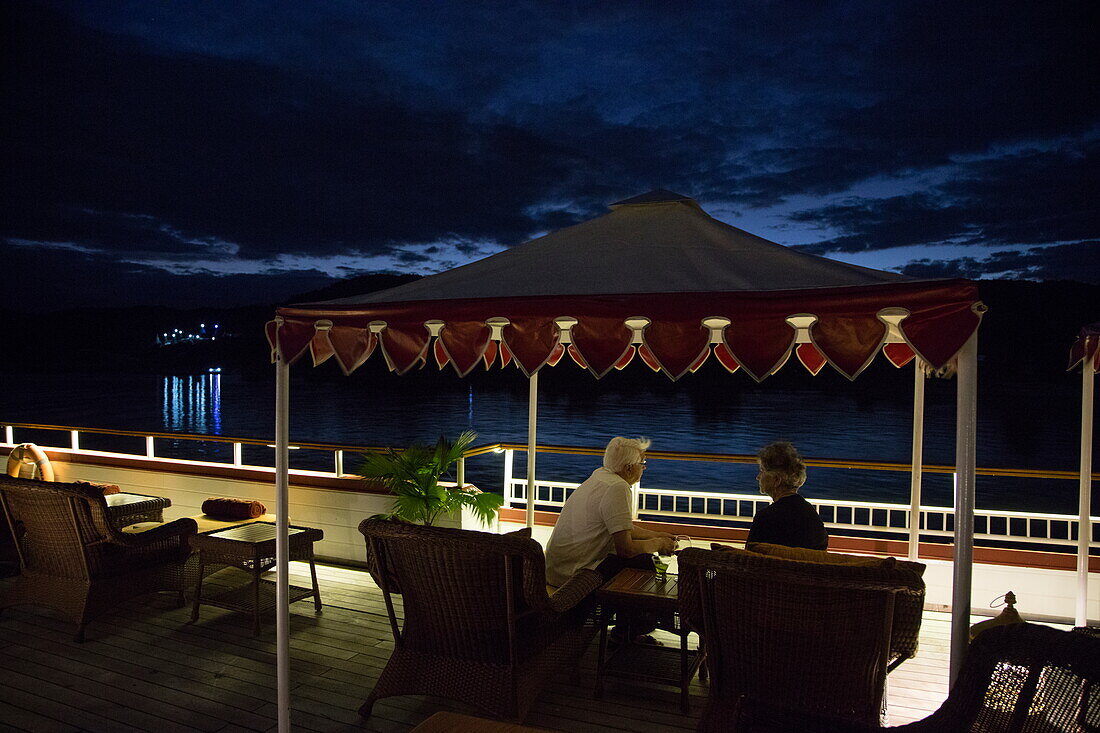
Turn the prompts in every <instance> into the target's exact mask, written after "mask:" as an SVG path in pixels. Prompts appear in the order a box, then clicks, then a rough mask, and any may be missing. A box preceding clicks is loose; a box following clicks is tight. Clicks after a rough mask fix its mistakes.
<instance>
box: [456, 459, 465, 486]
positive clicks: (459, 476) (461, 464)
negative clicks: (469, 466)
mask: <svg viewBox="0 0 1100 733" xmlns="http://www.w3.org/2000/svg"><path fill="white" fill-rule="evenodd" d="M455 481H457V482H458V488H460V489H461V488H462V487H463V486H465V485H466V456H459V457H458V463H457V464H456V465H455Z"/></svg>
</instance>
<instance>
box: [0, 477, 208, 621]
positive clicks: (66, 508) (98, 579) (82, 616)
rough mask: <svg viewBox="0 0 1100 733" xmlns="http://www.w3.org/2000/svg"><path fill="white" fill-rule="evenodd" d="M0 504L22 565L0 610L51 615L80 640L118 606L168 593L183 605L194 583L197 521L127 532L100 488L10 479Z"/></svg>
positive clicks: (2, 483)
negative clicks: (69, 623) (27, 608)
mask: <svg viewBox="0 0 1100 733" xmlns="http://www.w3.org/2000/svg"><path fill="white" fill-rule="evenodd" d="M0 505H2V506H3V514H4V517H5V520H6V523H7V526H8V528H9V529H10V530H11V532H12V534H13V536H15V537H17V541H16V544H17V549H18V553H19V563H20V575H19V576H18V577H17V578H14V579H13V580H9V581H6V582H5V583H4V585H3V586H2V587H0V609H3V608H8V607H11V606H19V605H39V606H46V607H49V608H53V609H55V610H57V611H60V612H61V613H62V614H64V615H65V616H67V617H69V618H70V619H72V620H73V621H74V622H75V623H76V625H77V629H76V636H75V637H74V638H75V640H76V641H83V640H84V629H85V627H86V626H87V625H88V622H89V621H91V620H92V619H94V618H96V617H97V616H100V615H101V614H102V613H103V612H104V611H106V610H107V609H109V608H111V607H112V606H115V605H117V604H118V603H120V602H121V601H124V600H126V599H128V598H132V597H134V596H138V595H143V594H145V593H150V592H153V591H162V590H167V591H175V592H176V593H178V594H179V601H180V603H181V605H182V603H183V600H184V599H183V592H184V590H185V589H186V588H187V587H188V586H190V585H192V584H193V583H194V567H193V563H188V562H187V560H188V556H189V555H190V552H191V549H190V546H189V544H188V541H187V538H188V537H189V536H190V535H192V534H194V533H195V529H196V526H195V521H194V520H193V519H177V520H176V521H174V522H168V523H166V524H163V525H161V526H159V527H154V528H153V529H149V530H146V531H144V532H135V533H132V534H131V533H123V532H122V531H120V530H119V528H118V527H117V526H115V524H114V522H113V521H112V520H111V518H110V516H109V514H108V512H107V503H106V501H104V499H103V494H102V492H101V491H100V490H99V489H97V488H95V487H92V486H89V485H88V484H65V483H46V482H43V481H33V480H30V479H19V478H10V477H8V476H0ZM16 527H18V528H19V529H18V532H16Z"/></svg>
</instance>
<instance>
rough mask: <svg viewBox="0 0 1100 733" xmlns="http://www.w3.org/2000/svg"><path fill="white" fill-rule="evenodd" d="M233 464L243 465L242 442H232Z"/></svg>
mask: <svg viewBox="0 0 1100 733" xmlns="http://www.w3.org/2000/svg"><path fill="white" fill-rule="evenodd" d="M233 465H234V466H243V465H244V444H243V443H234V444H233Z"/></svg>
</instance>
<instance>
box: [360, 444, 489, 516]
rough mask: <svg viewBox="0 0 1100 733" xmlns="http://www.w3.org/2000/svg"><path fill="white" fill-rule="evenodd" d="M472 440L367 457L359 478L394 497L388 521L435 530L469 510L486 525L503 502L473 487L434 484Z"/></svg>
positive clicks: (412, 447)
mask: <svg viewBox="0 0 1100 733" xmlns="http://www.w3.org/2000/svg"><path fill="white" fill-rule="evenodd" d="M476 439H477V433H475V432H473V431H470V430H467V431H466V432H464V433H462V434H461V435H459V436H458V439H457V440H455V441H454V442H453V443H451V442H449V441H448V440H447V439H446V438H445V437H443V436H440V437H439V441H438V442H436V444H435V445H434V446H427V445H411V446H409V447H408V448H405V449H404V450H400V451H398V450H394V449H393V448H390V449H388V450H387V451H385V452H384V453H366V454H364V456H363V465H362V467H361V468H360V469H359V473H360V475H362V476H363V478H364V480H365V481H367V482H370V483H377V482H379V481H380V482H381V483H382V484H383V485H385V487H386V488H387V489H389V491H390V493H391V494H393V497H394V499H393V510H392V511H391V512H390V513H389V514H384V515H382V516H384V517H385V518H387V519H396V520H398V521H405V522H410V523H413V524H426V525H431V524H434V523H435V521H436V520H437V519H438V518H439V517H441V516H447V515H449V514H451V513H452V512H455V511H458V510H460V509H462V508H467V509H469V510H471V511H472V512H473V513H474V514H475V515H476V516H477V517H478V519H480V520H481V521H482V522H483V523H485V524H486V525H488V524H490V523H491V522H492V520H493V518H494V517H495V516H496V511H497V509H499V508H500V506H501V504H503V503H504V497H502V496H499V495H497V494H493V493H488V492H484V491H481V490H479V489H477V488H475V487H473V486H459V485H457V484H456V485H454V486H442V485H440V483H439V479H440V478H442V477H443V475H444V474H446V473H448V471H449V470H450V468H451V466H452V465H454V463H455V462H456V461H457V460H458V459H459V458H461V457H462V454H463V452H464V451H465V450H466V449H467V448H469V447H470V445H471V444H472V443H473V442H474V440H476Z"/></svg>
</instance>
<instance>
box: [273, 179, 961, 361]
mask: <svg viewBox="0 0 1100 733" xmlns="http://www.w3.org/2000/svg"><path fill="white" fill-rule="evenodd" d="M979 312H980V303H979V302H978V294H977V288H976V287H975V286H974V284H973V283H971V282H968V281H964V280H939V281H918V280H912V279H910V278H906V277H904V276H902V275H898V274H895V273H888V272H882V271H878V270H873V269H869V268H865V267H858V266H855V265H849V264H845V263H842V262H836V261H834V260H829V259H826V258H823V257H817V256H814V255H810V254H805V253H802V252H798V251H795V250H792V249H789V248H787V247H784V246H782V245H779V244H776V243H774V242H769V241H768V240H766V239H763V238H761V237H758V236H756V235H754V234H750V233H748V232H745V231H742V230H740V229H737V228H736V227H732V226H729V225H728V224H724V223H722V222H720V221H718V220H716V219H714V218H712V217H711V216H709V215H708V214H707V213H706V212H704V211H703V210H702V209H701V208H700V207H699V205H698V203H697V202H695V201H694V200H692V199H689V198H687V197H684V196H680V195H678V194H674V193H670V192H667V191H653V192H650V193H648V194H644V195H642V196H638V197H635V198H632V199H627V200H625V201H620V202H618V203H617V204H613V205H612V206H611V211H610V212H609V213H607V214H605V215H603V216H600V217H597V218H595V219H592V220H589V221H586V222H583V223H581V224H577V225H575V226H571V227H567V228H565V229H562V230H559V231H556V232H552V233H550V234H547V235H546V236H543V237H540V238H537V239H533V240H531V241H529V242H525V243H523V244H520V245H518V246H516V247H513V248H512V249H509V250H507V251H504V252H501V253H499V254H496V255H493V256H491V257H487V258H485V259H483V260H479V261H477V262H474V263H471V264H469V265H465V266H463V267H458V268H455V269H453V270H450V271H447V272H443V273H440V274H438V275H432V276H430V277H425V278H423V279H421V280H418V281H416V282H412V283H408V284H406V285H402V286H400V287H396V288H391V289H389V290H384V291H380V292H375V293H368V294H366V295H363V296H358V297H353V298H342V299H339V300H332V301H327V302H323V303H309V304H301V305H294V306H288V307H283V308H279V309H278V318H277V319H276V320H275V321H272V322H271V323H270V324H268V338H269V340H270V341H271V343H272V348H273V350H274V348H275V344H276V339H277V342H278V344H279V346H281V351H282V354H283V356H284V358H286V359H287V360H288V361H294V360H296V359H298V358H299V357H300V356H301V355H302V354H304V353H305V352H306V350H307V349H308V350H309V351H310V352H311V353H312V356H313V361H314V363H315V364H319V363H321V362H322V361H325V360H327V359H328V358H329V357H332V356H335V357H336V359H337V360H338V362H339V363H340V366H341V368H342V369H343V370H344V371H345V372H348V373H350V372H351V371H353V370H354V369H355V368H357V367H358V366H359V365H361V364H362V363H363V362H364V361H365V360H366V359H367V358H369V357H370V356H371V354H372V353H373V352H374V351H375V349H376V347H380V350H381V351H382V353H383V355H384V357H385V359H386V361H387V363H388V364H389V366H390V368H391V369H393V370H394V371H397V372H399V373H403V372H405V371H407V370H408V369H410V368H412V367H413V366H415V365H417V364H423V363H425V362H426V361H427V359H428V358H429V351H431V353H432V356H434V358H435V359H436V361H437V362H438V363H439V364H440V366H443V365H444V364H446V363H450V364H452V365H453V367H454V368H455V369H456V370H457V371H458V373H459V374H462V375H464V374H466V373H468V372H469V371H470V370H471V369H473V368H474V367H475V366H477V365H478V364H479V363H481V364H484V365H485V366H486V367H488V366H491V365H492V364H493V363H495V362H496V361H497V360H499V361H501V363H502V364H505V365H506V364H508V363H510V362H511V361H512V360H514V361H515V362H516V363H517V364H518V365H519V367H520V368H521V369H522V370H523V371H524V372H525V373H527V374H532V373H534V372H536V371H537V370H539V369H540V368H542V367H543V366H545V365H547V364H550V365H553V364H556V363H557V361H558V360H559V359H560V358H562V356H563V355H564V354H569V355H570V356H571V357H572V359H573V360H574V361H576V362H577V363H578V364H580V365H581V366H584V367H586V368H588V369H589V370H590V371H592V373H593V374H595V375H596V376H597V377H599V376H603V375H604V374H606V373H607V372H608V371H609V370H611V369H612V368H623V367H625V366H626V365H627V364H628V363H629V362H630V361H631V360H632V359H633V357H634V356H635V355H638V356H640V358H642V359H643V360H644V361H645V362H646V363H647V364H648V365H649V366H650V367H651V368H654V369H659V370H661V371H663V372H665V374H667V375H668V376H669V377H670V378H672V379H677V378H679V377H681V376H682V375H684V374H685V373H687V372H689V371H692V370H694V369H697V368H698V367H699V366H700V365H701V364H702V363H703V361H705V360H706V358H707V357H708V356H709V355H710V354H711V353H713V354H714V355H715V357H716V358H718V359H719V360H720V361H721V363H722V364H723V365H724V366H726V368H728V369H730V370H731V371H733V370H736V369H737V368H739V367H740V368H744V369H745V371H746V372H748V373H749V374H750V375H751V376H752V377H753V378H755V379H757V380H760V379H763V378H764V377H766V376H768V375H769V374H771V373H773V372H774V371H776V370H777V369H779V368H780V367H781V366H782V365H783V364H784V363H785V362H786V360H787V359H788V357H789V356H790V354H791V352H792V350H795V349H796V345H797V350H796V352H795V353H797V355H798V358H799V359H800V360H801V361H802V363H803V364H804V365H805V366H806V367H807V368H808V369H810V370H811V371H812V372H814V373H815V374H816V373H817V372H818V371H820V369H821V368H822V367H823V365H824V364H825V363H826V362H828V363H831V364H832V365H833V366H834V367H836V368H837V369H838V370H839V371H840V372H842V373H843V374H845V375H846V376H848V377H849V378H854V377H855V376H856V375H857V374H858V373H859V372H860V371H862V370H863V369H864V368H866V366H867V365H868V364H869V363H870V362H871V360H872V359H873V358H874V356H875V354H876V353H877V352H878V350H879V349H880V348H881V347H883V346H884V345H886V348H885V351H886V353H887V355H888V356H889V357H890V358H891V361H893V362H894V363H895V364H898V365H900V364H902V363H905V362H906V361H908V360H909V359H911V358H912V357H913V355H914V352H915V353H916V354H917V355H919V356H920V357H921V358H922V359H923V360H924V361H926V362H928V363H929V364H930V365H932V366H933V367H935V368H939V367H942V366H944V365H945V364H947V363H948V362H949V361H950V360H951V359H952V357H954V356H955V354H956V353H957V352H958V350H959V349H960V348H961V347H962V345H963V344H964V343H966V340H967V339H968V338H969V337H970V335H971V333H973V332H974V330H975V329H976V328H977V326H978V324H979V322H980V315H979ZM899 320H900V323H899ZM890 321H893V322H894V323H895V324H896V328H890V327H889V324H888V322H890ZM888 337H891V338H890V340H892V341H895V342H898V343H892V344H887V343H886V342H887V340H888ZM433 338H434V339H435V341H434V348H433ZM799 342H802V343H799Z"/></svg>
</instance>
